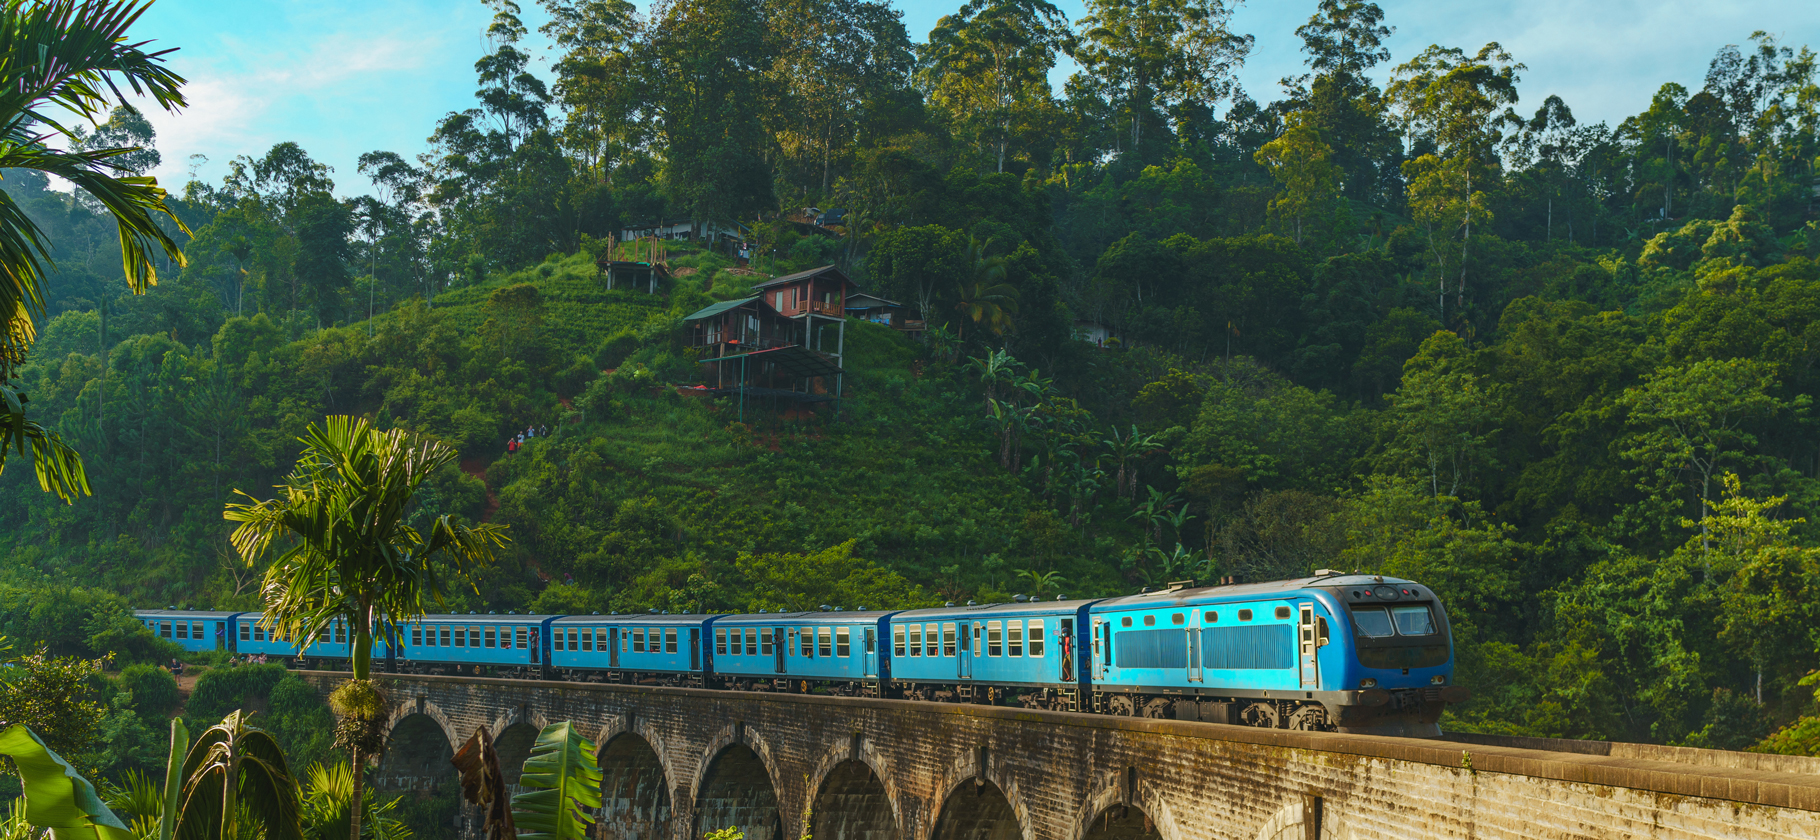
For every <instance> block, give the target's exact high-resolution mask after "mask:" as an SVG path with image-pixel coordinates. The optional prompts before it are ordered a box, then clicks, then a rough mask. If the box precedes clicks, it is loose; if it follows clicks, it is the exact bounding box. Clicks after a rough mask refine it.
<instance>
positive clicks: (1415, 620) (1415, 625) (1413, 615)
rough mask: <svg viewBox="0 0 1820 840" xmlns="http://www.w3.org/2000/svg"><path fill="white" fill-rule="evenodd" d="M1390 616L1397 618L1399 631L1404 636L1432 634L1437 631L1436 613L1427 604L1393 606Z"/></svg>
mask: <svg viewBox="0 0 1820 840" xmlns="http://www.w3.org/2000/svg"><path fill="white" fill-rule="evenodd" d="M1390 617H1391V618H1394V619H1396V622H1397V632H1398V633H1400V634H1402V635H1404V636H1432V635H1434V633H1435V619H1434V615H1433V614H1432V613H1430V612H1429V611H1428V607H1426V606H1421V605H1417V606H1410V607H1391V608H1390Z"/></svg>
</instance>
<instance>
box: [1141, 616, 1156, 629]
mask: <svg viewBox="0 0 1820 840" xmlns="http://www.w3.org/2000/svg"><path fill="white" fill-rule="evenodd" d="M1144 626H1145V627H1154V626H1156V616H1154V615H1147V616H1144Z"/></svg>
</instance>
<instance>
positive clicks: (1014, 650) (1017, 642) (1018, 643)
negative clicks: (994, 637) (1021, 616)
mask: <svg viewBox="0 0 1820 840" xmlns="http://www.w3.org/2000/svg"><path fill="white" fill-rule="evenodd" d="M1005 655H1006V656H1023V655H1024V622H1022V621H1007V622H1005Z"/></svg>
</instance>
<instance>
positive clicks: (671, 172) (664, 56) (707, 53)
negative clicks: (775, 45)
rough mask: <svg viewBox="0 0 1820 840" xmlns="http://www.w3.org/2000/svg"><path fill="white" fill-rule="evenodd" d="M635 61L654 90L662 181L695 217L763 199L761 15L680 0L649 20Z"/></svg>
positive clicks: (764, 40) (743, 7) (716, 217)
mask: <svg viewBox="0 0 1820 840" xmlns="http://www.w3.org/2000/svg"><path fill="white" fill-rule="evenodd" d="M648 46H649V53H648V54H647V56H646V57H645V58H644V60H643V61H642V62H641V64H642V65H643V66H644V67H645V70H646V72H647V73H648V74H649V77H648V78H649V80H650V81H649V87H650V89H651V90H652V91H653V92H654V93H655V94H656V96H657V98H658V109H657V111H658V129H659V131H660V132H661V133H662V137H663V149H664V167H663V174H662V178H661V180H662V184H663V187H664V191H665V192H666V193H668V195H669V196H670V199H671V200H672V201H673V202H675V206H677V207H678V208H680V209H682V210H683V211H685V212H687V213H688V214H689V215H690V216H691V217H692V218H695V219H697V220H701V221H723V222H724V221H731V220H733V219H734V218H736V217H738V216H739V215H740V214H742V213H745V212H749V211H754V210H758V209H761V208H765V207H768V206H769V204H770V197H771V170H770V167H769V166H768V165H767V164H766V162H765V151H766V139H765V134H764V122H763V112H762V106H763V105H764V94H765V85H764V79H763V76H762V73H763V71H764V69H765V68H768V67H770V66H771V63H772V60H773V52H772V47H771V44H770V41H769V35H768V32H767V30H766V27H765V20H764V18H763V16H762V15H761V14H760V11H759V9H758V8H757V7H756V6H755V4H753V3H749V2H744V0H680V2H677V3H675V4H673V5H670V6H668V7H666V8H664V9H663V10H662V13H661V15H659V16H657V19H656V20H655V21H654V22H653V24H652V31H651V37H650V39H649V42H648Z"/></svg>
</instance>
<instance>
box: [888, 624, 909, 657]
mask: <svg viewBox="0 0 1820 840" xmlns="http://www.w3.org/2000/svg"><path fill="white" fill-rule="evenodd" d="M904 633H905V630H904V625H902V624H899V625H897V626H896V627H893V628H891V650H892V652H893V653H894V655H896V656H900V657H902V656H909V654H908V653H905V652H904Z"/></svg>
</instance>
